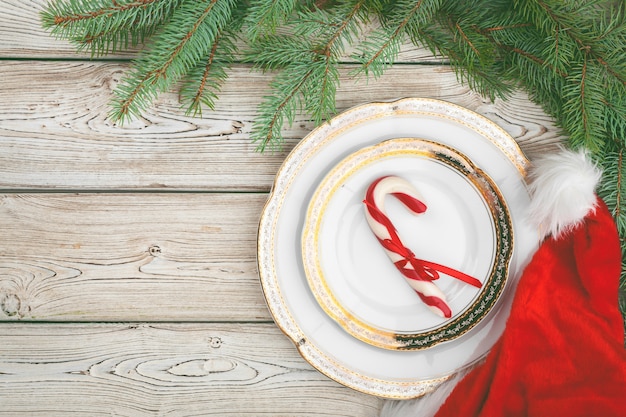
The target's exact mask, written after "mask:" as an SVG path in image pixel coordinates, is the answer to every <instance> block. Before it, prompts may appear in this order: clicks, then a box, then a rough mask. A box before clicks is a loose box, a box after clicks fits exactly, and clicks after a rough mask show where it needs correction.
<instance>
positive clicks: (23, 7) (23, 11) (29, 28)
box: [0, 0, 443, 62]
mask: <svg viewBox="0 0 626 417" xmlns="http://www.w3.org/2000/svg"><path fill="white" fill-rule="evenodd" d="M46 3H48V0H4V1H3V2H2V13H0V58H53V59H65V58H82V59H88V58H90V53H89V52H81V53H79V52H77V50H76V48H75V47H74V46H73V45H72V44H71V43H70V42H69V41H66V40H64V39H56V38H55V37H53V36H52V35H51V34H50V32H48V31H46V30H44V29H43V28H42V27H41V20H40V17H39V14H40V12H41V11H42V10H43V9H44V7H45V5H46ZM368 29H369V28H368ZM242 46H243V44H242ZM140 50H141V46H138V47H136V48H130V49H129V50H122V51H116V52H115V53H112V54H110V55H107V58H119V59H131V58H135V57H136V56H137V54H138V51H140ZM350 53H351V51H349V50H348V51H346V57H345V59H347V60H349V59H350ZM441 61H443V59H441V58H436V57H434V56H433V55H432V54H431V53H430V51H428V50H427V49H425V48H420V47H416V46H415V45H413V44H412V43H411V42H409V41H408V40H407V41H406V42H405V43H404V45H403V47H402V49H401V52H400V54H399V56H398V59H397V62H441Z"/></svg>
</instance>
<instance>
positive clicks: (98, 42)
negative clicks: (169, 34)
mask: <svg viewBox="0 0 626 417" xmlns="http://www.w3.org/2000/svg"><path fill="white" fill-rule="evenodd" d="M181 3H182V1H181V0H117V1H116V0H97V1H92V0H62V1H56V2H49V3H48V7H47V8H46V9H44V10H43V11H42V13H41V19H42V25H43V27H44V28H46V29H50V30H51V32H52V34H53V35H55V36H56V37H58V38H66V39H69V40H70V41H71V42H72V43H74V44H75V45H76V46H77V49H78V50H79V51H84V50H87V51H90V52H91V53H92V55H93V56H101V55H105V54H108V53H111V52H116V51H117V50H119V49H126V48H128V47H129V46H133V47H134V46H136V45H138V44H139V43H141V42H144V40H145V39H146V38H147V37H149V36H151V35H152V34H153V33H154V32H155V30H156V29H157V28H158V27H159V26H160V25H161V24H163V23H164V22H166V21H167V20H168V19H169V17H170V16H171V15H172V13H173V12H174V10H176V8H178V7H179V6H180V4H181Z"/></svg>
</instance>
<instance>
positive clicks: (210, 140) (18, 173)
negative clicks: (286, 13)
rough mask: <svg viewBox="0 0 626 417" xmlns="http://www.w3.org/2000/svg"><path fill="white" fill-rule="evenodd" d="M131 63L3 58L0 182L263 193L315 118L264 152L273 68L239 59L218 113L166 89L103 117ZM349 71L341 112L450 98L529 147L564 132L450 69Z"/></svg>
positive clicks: (520, 97) (522, 102)
mask: <svg viewBox="0 0 626 417" xmlns="http://www.w3.org/2000/svg"><path fill="white" fill-rule="evenodd" d="M127 68H128V66H127V65H126V64H123V63H102V62H91V63H85V62H36V63H35V62H29V61H4V62H0V188H4V189H31V188H33V189H55V188H57V189H58V188H60V189H83V190H85V189H90V190H93V189H151V190H154V189H162V188H166V189H179V190H180V189H192V190H226V189H228V190H249V191H267V190H268V189H269V187H270V185H271V183H272V181H273V177H274V174H275V172H276V170H277V169H278V167H279V165H280V163H282V161H283V160H284V157H285V155H286V152H287V151H289V150H290V149H291V147H292V146H293V145H294V144H295V143H296V142H297V140H298V139H299V138H302V137H304V136H305V135H306V134H307V133H308V132H310V130H311V129H313V128H314V124H313V123H312V121H311V120H308V119H307V117H306V116H299V117H298V118H297V120H296V122H295V123H294V125H293V126H292V127H286V128H285V129H284V135H285V137H287V138H291V139H288V140H287V142H286V145H285V148H284V151H283V152H278V153H275V154H269V153H266V154H262V155H261V154H259V153H257V152H255V151H254V149H255V147H256V145H254V144H252V143H251V141H250V130H251V125H252V121H253V119H254V118H255V115H256V111H257V110H256V109H257V106H258V104H259V103H260V102H261V100H262V97H263V96H264V95H266V94H267V92H268V90H267V86H268V83H269V81H270V80H271V75H270V74H260V73H257V72H251V71H250V69H249V68H248V67H245V66H238V67H236V68H235V69H234V70H233V72H232V76H231V79H230V80H229V81H228V82H227V83H226V85H225V86H224V88H223V90H222V93H221V96H220V101H219V102H218V106H217V108H216V109H215V111H207V112H205V114H204V117H202V118H192V117H186V116H184V115H183V112H182V111H181V109H180V104H179V102H178V96H177V94H176V93H175V92H171V93H167V94H163V95H162V96H161V97H160V99H159V100H158V102H157V103H156V104H155V106H154V108H152V109H151V110H149V111H147V112H146V113H145V116H144V117H143V118H142V119H141V120H137V121H135V122H132V123H129V124H127V125H125V126H123V127H119V126H115V125H114V124H113V123H111V122H110V120H108V119H107V117H106V115H107V113H108V107H107V105H108V102H109V101H110V98H111V90H112V88H114V86H115V85H116V83H117V82H118V81H119V78H120V77H121V75H122V73H123V72H124V71H125V70H126V69H127ZM353 69H354V67H351V66H345V67H344V69H343V71H342V76H341V82H342V84H341V87H340V89H339V91H338V92H337V108H338V111H342V110H344V109H346V108H349V107H352V106H354V105H357V104H361V103H364V102H368V101H378V100H389V99H395V98H399V97H406V96H417V97H430V98H438V99H442V100H448V101H451V102H453V103H456V104H459V105H462V106H465V107H467V108H470V109H472V110H475V111H477V112H479V113H481V114H483V115H485V116H487V117H489V118H490V119H492V120H494V121H495V122H496V123H498V124H499V125H501V126H502V127H503V128H505V129H506V130H507V131H509V133H511V134H512V135H513V136H514V137H515V138H516V140H518V141H519V143H520V144H521V146H522V147H523V149H524V150H525V151H527V152H529V153H530V154H532V153H533V152H541V151H543V150H545V147H546V146H549V145H550V144H551V143H554V142H555V140H557V137H558V131H557V129H555V128H554V126H553V124H552V122H551V120H550V118H549V117H547V116H546V115H545V114H544V113H543V112H542V111H541V110H540V109H538V108H537V106H535V105H533V104H531V103H529V101H528V99H527V97H526V96H525V95H524V94H521V93H519V94H516V95H514V96H513V97H511V98H510V99H509V100H507V101H497V102H496V103H495V104H494V103H490V102H489V101H488V100H485V99H483V98H482V97H480V96H478V95H477V94H475V93H473V92H472V91H471V90H469V89H468V87H466V86H464V85H462V84H459V83H458V82H457V81H456V77H455V75H454V73H453V72H452V71H451V70H450V68H449V67H447V66H421V65H403V66H397V67H394V68H392V69H390V70H389V71H387V73H386V75H385V76H383V77H381V78H380V79H378V80H376V81H373V80H371V81H370V82H369V83H366V82H365V81H362V82H360V83H358V84H357V83H355V81H354V79H353V78H351V76H350V75H349V74H350V71H351V70H353Z"/></svg>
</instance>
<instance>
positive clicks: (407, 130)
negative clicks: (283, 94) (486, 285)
mask: <svg viewBox="0 0 626 417" xmlns="http://www.w3.org/2000/svg"><path fill="white" fill-rule="evenodd" d="M403 137H404V138H409V137H416V138H422V139H425V140H430V141H433V142H436V143H440V144H443V145H446V146H450V147H452V148H454V149H457V150H458V151H459V152H462V153H463V154H465V155H467V157H468V158H470V159H471V160H472V161H474V163H475V164H476V165H477V166H478V167H480V169H482V170H483V171H484V172H485V173H486V174H487V175H489V177H490V178H491V179H492V180H493V181H494V182H495V183H496V185H497V186H498V188H499V189H500V191H501V193H502V195H503V197H504V199H505V201H506V204H507V205H508V208H509V212H510V217H511V221H512V224H513V232H514V235H515V245H514V248H513V255H512V257H511V263H510V269H509V278H508V279H507V283H506V285H505V288H504V290H503V293H502V295H501V296H500V300H499V302H498V304H497V305H496V306H495V307H494V308H492V309H491V311H490V312H489V314H487V316H486V317H485V318H483V320H481V321H480V323H478V324H477V325H476V326H475V327H474V328H472V329H471V330H470V331H468V333H467V334H465V335H464V336H463V337H459V338H457V339H456V340H453V341H450V342H449V343H441V344H438V345H435V346H433V347H431V348H429V349H424V350H409V351H397V350H390V349H381V348H378V347H376V346H373V345H371V344H368V343H363V342H362V341H360V340H358V339H356V338H355V337H353V336H351V335H350V334H348V333H347V332H346V331H344V330H343V328H341V326H339V325H337V323H336V322H335V321H334V320H333V319H331V318H330V317H329V316H328V315H327V314H326V313H325V312H324V310H323V309H322V308H321V307H320V306H319V304H318V303H317V300H316V299H315V297H314V296H313V293H312V292H311V290H310V289H309V286H308V283H307V279H306V276H305V273H304V268H303V265H302V251H301V233H302V230H303V227H304V217H305V215H306V210H307V207H308V205H309V202H310V201H311V198H312V196H313V193H314V192H315V189H317V187H318V186H319V184H320V182H321V181H322V179H323V178H324V177H325V176H326V174H327V173H328V172H329V171H330V170H331V169H332V168H333V167H334V166H335V165H337V164H338V163H339V162H340V161H341V160H343V159H344V158H345V157H347V156H348V155H350V154H352V153H354V152H356V151H358V150H360V149H363V148H365V147H368V146H372V145H375V144H377V143H380V142H382V141H384V140H387V139H394V138H403ZM527 164H528V161H527V160H526V158H525V156H524V154H523V152H522V151H521V150H520V148H519V146H518V145H517V143H516V142H515V140H513V138H511V136H510V135H508V134H507V133H506V132H505V131H504V130H503V129H502V128H500V127H498V126H497V125H496V124H495V123H493V122H491V121H490V120H488V119H486V118H485V117H483V116H481V115H479V114H476V113H474V112H472V111H470V110H468V109H465V108H463V107H460V106H457V105H454V104H450V103H447V102H444V101H440V100H432V99H421V98H407V99H402V100H397V101H393V102H378V103H368V104H364V105H361V106H358V107H354V108H352V109H349V110H347V111H345V112H343V113H341V114H339V115H337V116H336V117H334V118H333V119H332V120H329V121H328V122H327V123H324V124H323V125H321V126H319V127H318V128H316V129H315V130H313V131H312V132H311V133H310V134H309V135H307V136H306V137H305V138H304V139H302V140H301V141H300V143H299V144H298V145H297V146H296V147H295V148H294V149H293V151H292V152H291V153H290V154H289V155H288V156H287V158H286V159H285V161H284V163H283V165H282V166H281V167H280V169H279V171H278V173H277V175H276V178H275V181H274V186H273V188H272V191H271V193H270V195H269V198H268V200H267V203H266V205H265V207H264V209H263V211H262V213H261V217H260V221H259V231H258V237H257V262H258V269H259V276H260V281H261V286H262V288H263V293H264V295H265V299H266V302H267V305H268V308H269V310H270V312H271V315H272V317H273V318H274V321H275V322H276V324H277V326H278V327H279V328H280V329H281V330H282V331H283V332H284V333H285V335H287V337H289V339H291V340H292V341H293V343H294V345H295V346H296V347H297V349H298V351H299V352H300V354H301V355H302V357H303V358H304V359H305V360H306V361H307V362H308V363H309V364H311V366H313V367H314V368H316V369H317V370H319V371H320V372H322V373H323V374H325V375H327V376H328V377H329V378H331V379H333V380H335V381H337V382H339V383H341V384H343V385H346V386H348V387H351V388H353V389H355V390H358V391H361V392H365V393H368V394H372V395H377V396H380V397H385V398H414V397H418V396H421V395H423V394H425V393H427V392H430V391H432V390H433V389H434V388H435V387H437V386H438V385H439V384H440V383H441V382H442V381H445V380H446V379H447V378H449V377H450V376H451V375H453V374H454V373H456V372H458V371H459V370H461V369H463V368H464V367H466V366H468V365H469V364H472V363H474V362H476V361H478V360H480V359H481V358H482V357H483V356H484V355H485V353H486V352H487V351H488V350H489V348H490V347H491V346H492V345H493V343H495V341H496V340H497V338H498V336H499V335H500V333H501V332H502V330H503V329H504V325H505V322H506V317H507V314H508V308H509V306H510V302H511V300H512V295H513V288H514V286H515V283H516V281H517V279H518V277H519V274H520V273H521V270H522V268H523V267H524V265H525V264H526V262H527V260H528V258H529V256H530V255H531V254H532V253H533V252H534V250H535V249H536V247H537V244H538V233H537V231H536V229H535V228H534V227H532V226H531V225H530V224H529V223H528V222H527V220H526V209H527V207H528V204H529V196H528V192H527V190H526V186H525V181H524V176H525V170H526V166H527Z"/></svg>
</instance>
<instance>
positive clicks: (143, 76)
mask: <svg viewBox="0 0 626 417" xmlns="http://www.w3.org/2000/svg"><path fill="white" fill-rule="evenodd" d="M234 6H235V4H234V0H230V1H228V0H210V1H202V2H201V1H198V2H196V1H191V2H187V3H185V4H184V5H183V6H181V8H179V9H178V10H177V12H176V13H175V14H174V15H173V16H172V19H171V21H170V22H169V23H168V25H167V26H166V27H165V28H164V31H163V32H161V33H160V34H159V36H158V37H157V39H156V41H155V42H154V43H153V44H152V45H151V48H149V49H148V50H146V51H144V54H143V55H142V56H141V57H140V58H139V59H138V60H137V61H136V62H135V64H136V65H135V68H134V71H132V72H131V74H130V75H129V76H127V77H126V78H125V79H123V80H122V83H121V85H120V86H118V88H117V89H116V90H115V91H114V94H115V99H114V101H113V112H112V113H111V117H112V118H113V120H115V121H123V120H125V119H127V118H128V117H130V116H137V115H139V114H140V112H141V111H142V110H143V109H144V108H145V107H146V106H147V105H149V104H150V103H151V102H152V100H153V99H154V98H155V97H156V95H157V94H158V93H159V92H163V91H166V90H168V89H169V88H170V87H171V86H172V85H173V84H174V83H175V82H177V81H178V80H180V79H181V78H182V77H183V76H184V75H185V74H187V73H188V72H189V71H190V70H191V69H192V68H194V67H195V66H196V65H197V64H198V63H199V62H201V60H202V58H203V57H204V56H207V55H208V51H209V50H210V48H211V45H212V44H213V42H214V40H215V37H216V36H217V34H218V33H219V31H220V30H221V29H223V27H224V26H225V25H226V24H228V22H229V20H230V16H231V11H232V9H233V8H234Z"/></svg>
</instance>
